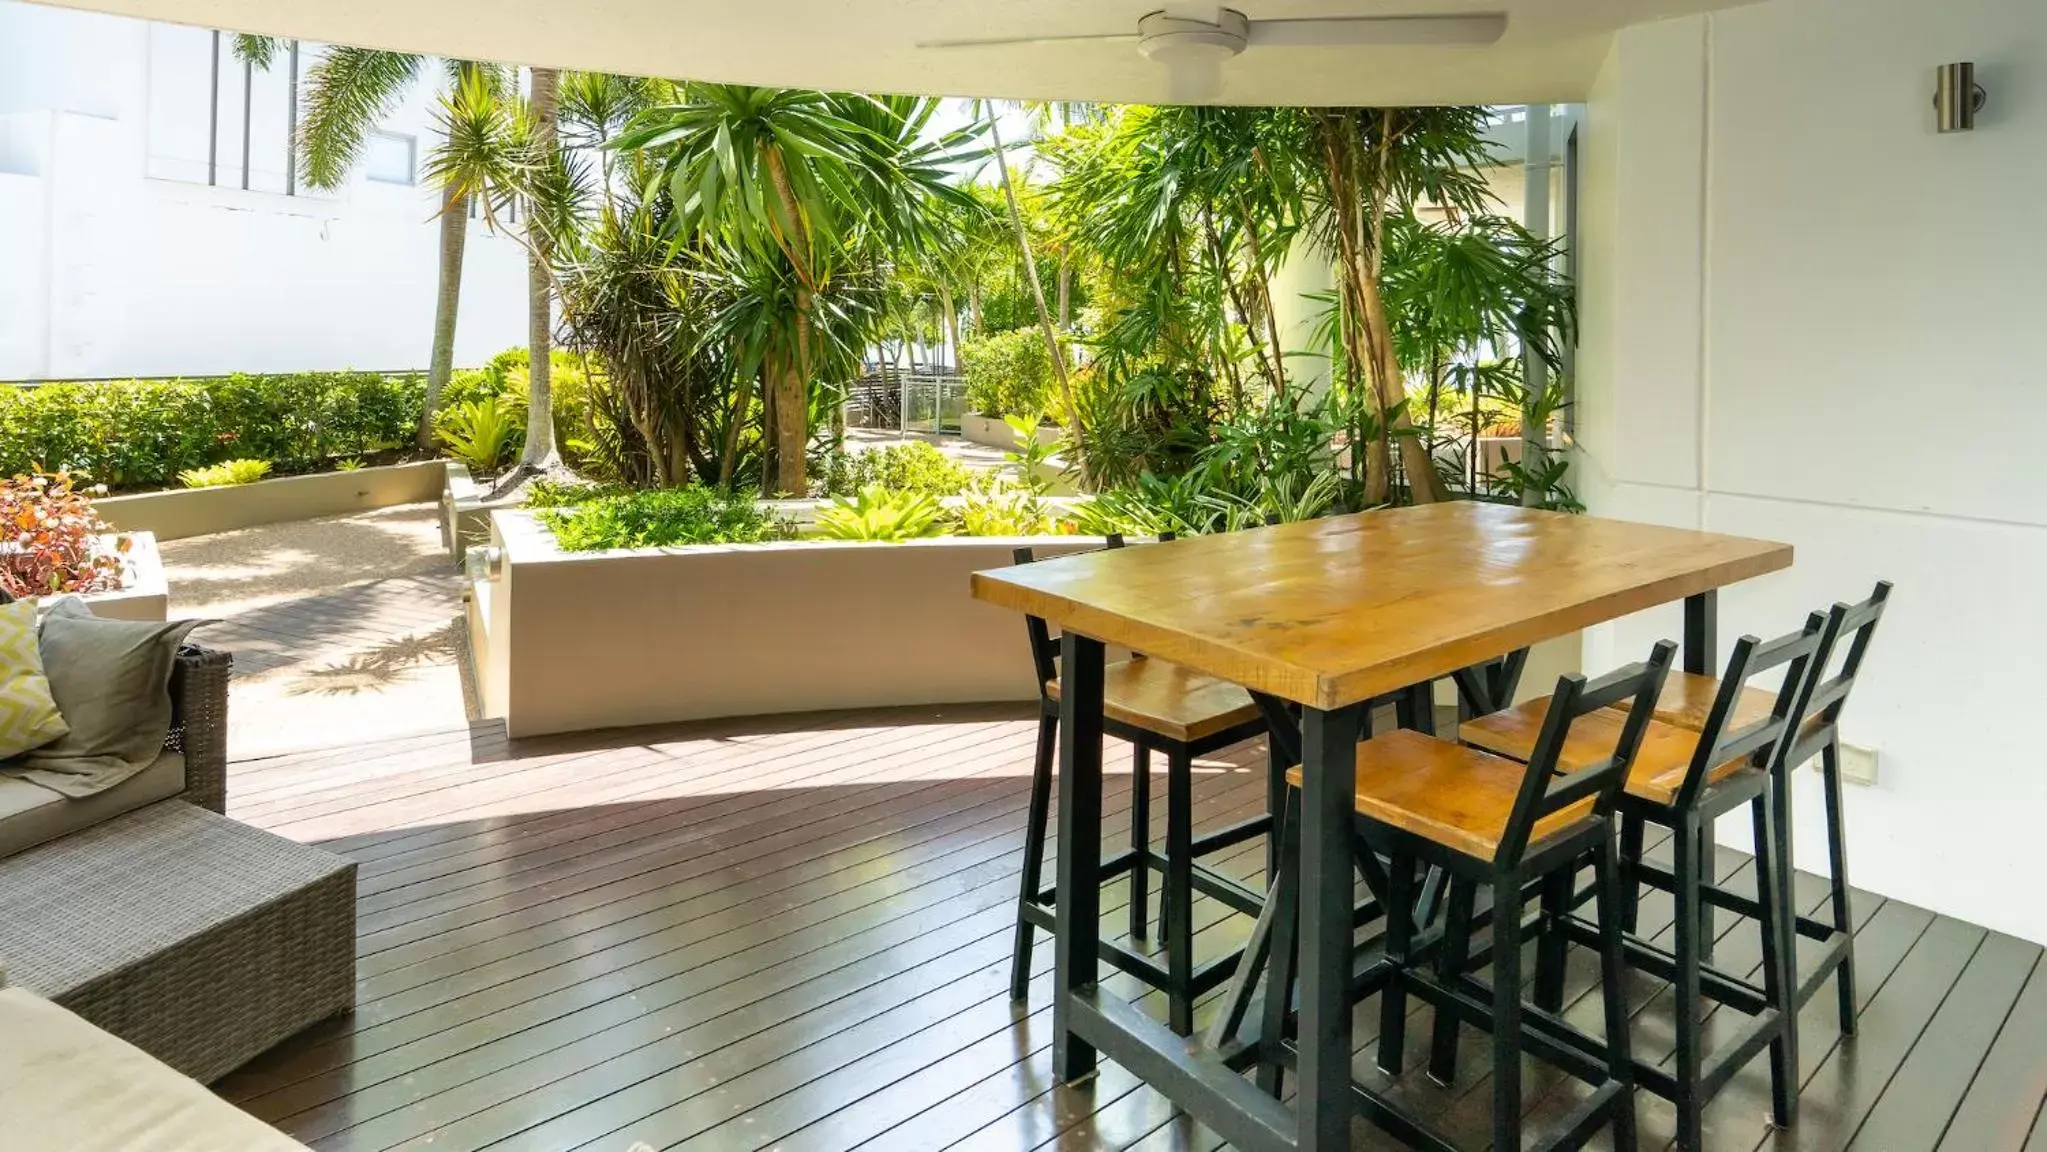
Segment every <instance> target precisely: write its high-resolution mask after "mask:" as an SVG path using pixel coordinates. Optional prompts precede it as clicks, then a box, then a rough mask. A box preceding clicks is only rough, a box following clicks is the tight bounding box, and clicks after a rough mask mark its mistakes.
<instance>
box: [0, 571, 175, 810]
mask: <svg viewBox="0 0 2047 1152" xmlns="http://www.w3.org/2000/svg"><path fill="white" fill-rule="evenodd" d="M202 623H205V621H201V620H177V621H172V622H169V623H154V622H150V623H144V622H138V621H130V620H102V619H100V618H99V617H97V616H94V615H93V614H92V609H90V608H88V607H86V606H85V602H84V601H82V600H79V599H77V598H75V597H66V598H64V599H61V600H58V601H56V602H54V603H52V604H51V606H50V610H49V613H48V615H46V616H44V617H43V624H42V633H41V637H40V645H41V649H42V656H43V674H44V675H45V676H47V677H49V681H50V694H51V695H52V696H54V697H56V700H57V709H58V711H60V712H62V713H63V714H64V722H65V723H66V724H69V725H70V726H71V731H70V732H69V733H67V734H65V735H63V736H60V737H58V738H57V739H55V740H53V741H51V742H50V743H48V744H45V745H43V746H42V747H40V748H37V749H35V750H33V751H31V752H28V753H27V754H25V755H23V756H21V757H20V758H18V759H16V760H14V761H12V762H10V763H9V765H8V766H7V769H6V771H7V773H8V774H10V775H13V776H16V777H19V778H20V779H23V780H27V781H30V782H32V783H35V784H40V785H42V786H43V787H45V788H49V789H52V790H54V791H56V792H59V793H62V794H63V795H65V796H69V797H72V798H74V799H75V798H82V797H87V796H92V795H95V794H97V793H99V792H102V791H104V790H106V789H108V788H111V787H113V786H115V785H117V784H119V783H121V782H122V781H123V780H126V779H128V778H129V777H130V776H133V775H135V774H136V773H138V772H140V771H142V770H143V769H145V768H147V767H148V766H149V765H150V764H151V763H152V762H154V761H155V760H156V758H157V754H158V753H159V752H160V751H161V750H162V749H163V743H164V738H165V737H166V736H168V735H169V734H170V730H171V694H170V683H171V669H172V667H173V665H174V664H175V663H176V662H177V658H178V646H179V645H180V644H182V643H184V640H185V634H186V633H188V632H190V631H191V630H192V629H194V628H196V627H198V626H199V625H200V624H202Z"/></svg>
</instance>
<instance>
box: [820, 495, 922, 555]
mask: <svg viewBox="0 0 2047 1152" xmlns="http://www.w3.org/2000/svg"><path fill="white" fill-rule="evenodd" d="M943 517H944V509H943V508H942V507H941V505H940V504H939V503H938V500H937V498H936V497H933V496H930V495H927V494H926V493H923V492H890V491H889V490H887V489H886V488H883V487H882V486H881V485H879V484H869V485H868V486H867V487H865V488H862V489H861V490H860V493H859V495H857V496H854V497H852V498H851V499H847V498H846V497H844V496H841V497H838V498H837V499H835V500H833V501H832V503H831V506H830V507H828V508H820V509H818V513H817V529H818V534H819V535H821V536H823V537H825V538H826V539H828V540H872V541H876V542H880V543H887V544H900V543H902V542H903V541H905V540H922V539H925V538H928V537H931V536H943V535H945V521H944V518H943Z"/></svg>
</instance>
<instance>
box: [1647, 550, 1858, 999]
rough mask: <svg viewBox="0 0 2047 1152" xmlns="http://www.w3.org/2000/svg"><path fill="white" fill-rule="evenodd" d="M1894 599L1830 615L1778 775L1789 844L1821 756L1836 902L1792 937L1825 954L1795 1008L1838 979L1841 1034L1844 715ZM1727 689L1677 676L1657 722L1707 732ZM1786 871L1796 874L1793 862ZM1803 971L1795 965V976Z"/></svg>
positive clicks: (1751, 709) (1850, 951) (1846, 930)
mask: <svg viewBox="0 0 2047 1152" xmlns="http://www.w3.org/2000/svg"><path fill="white" fill-rule="evenodd" d="M1890 596H1891V585H1890V583H1889V582H1888V581H1878V583H1877V585H1876V588H1875V590H1874V591H1872V592H1871V593H1870V595H1869V597H1868V598H1867V599H1865V600H1863V601H1861V602H1860V603H1857V604H1842V603H1837V604H1835V605H1834V606H1833V607H1832V608H1831V609H1829V610H1828V612H1827V614H1826V624H1825V626H1824V627H1823V628H1822V629H1821V631H1820V643H1819V647H1818V649H1817V650H1816V651H1815V652H1814V653H1813V659H1812V667H1811V671H1810V674H1809V675H1808V676H1807V678H1806V698H1805V699H1803V700H1801V701H1799V702H1798V703H1797V704H1796V705H1795V707H1794V715H1796V716H1797V717H1798V718H1799V721H1798V723H1797V724H1796V725H1795V728H1796V732H1797V735H1796V738H1795V739H1792V740H1789V741H1785V742H1783V743H1782V744H1781V745H1780V749H1781V751H1780V755H1779V763H1780V765H1781V770H1779V771H1777V772H1776V773H1774V774H1773V784H1774V787H1775V788H1776V793H1775V799H1776V802H1777V805H1778V817H1777V819H1778V832H1779V835H1780V837H1783V838H1784V839H1785V840H1786V841H1787V842H1788V840H1789V837H1790V836H1791V827H1792V821H1791V787H1790V776H1791V770H1792V769H1794V768H1797V767H1799V766H1801V765H1803V764H1805V763H1807V762H1808V761H1810V760H1812V759H1813V758H1814V757H1815V756H1817V757H1819V760H1820V780H1821V784H1822V788H1823V790H1824V800H1825V805H1826V825H1827V864H1828V868H1827V871H1828V873H1829V887H1830V889H1831V892H1830V897H1831V898H1830V899H1829V901H1828V912H1829V915H1828V917H1827V919H1826V920H1825V921H1820V920H1815V919H1812V918H1810V917H1806V916H1799V917H1798V919H1797V925H1798V931H1797V934H1796V935H1794V936H1793V937H1792V938H1791V940H1792V943H1793V945H1794V946H1795V945H1796V944H1797V939H1798V937H1799V936H1803V937H1806V938H1807V939H1810V940H1813V941H1815V942H1817V943H1818V944H1820V946H1821V948H1822V951H1821V952H1820V954H1819V958H1818V960H1817V961H1816V962H1815V963H1814V964H1812V965H1811V966H1810V968H1809V970H1808V972H1807V975H1806V976H1805V979H1804V982H1803V983H1802V984H1800V985H1799V986H1798V988H1797V993H1796V996H1795V998H1794V1003H1796V1004H1797V1005H1798V1006H1799V1007H1800V1008H1803V1007H1804V1006H1805V1005H1806V1004H1807V1003H1809V1002H1810V1001H1811V1000H1812V998H1813V996H1814V995H1816V994H1817V993H1818V992H1819V989H1820V988H1821V986H1823V985H1824V984H1825V983H1826V981H1827V978H1828V977H1829V976H1832V977H1834V980H1835V986H1836V990H1837V992H1838V994H1839V996H1838V999H1839V1014H1840V1021H1841V1031H1842V1032H1844V1033H1847V1034H1850V1035H1852V1034H1853V1033H1854V1032H1855V921H1854V917H1853V914H1852V910H1851V907H1850V904H1849V897H1848V839H1847V818H1846V813H1845V812H1844V810H1843V804H1842V797H1841V713H1842V711H1843V710H1844V709H1845V708H1846V707H1847V704H1848V695H1849V692H1850V691H1851V690H1852V689H1853V688H1854V687H1855V682H1856V678H1857V677H1858V676H1859V675H1860V674H1861V672H1862V661H1863V659H1864V658H1865V657H1866V656H1867V655H1868V654H1869V644H1870V640H1871V638H1872V637H1874V636H1875V635H1876V626H1877V623H1878V621H1880V620H1881V619H1882V618H1883V613H1884V606H1885V604H1887V603H1888V602H1889V601H1890ZM1837 655H1839V656H1841V660H1840V666H1839V671H1832V669H1833V667H1834V658H1835V657H1836V656H1837ZM1720 685H1721V682H1720V681H1719V680H1717V679H1715V678H1713V677H1711V676H1699V675H1688V674H1685V673H1679V672H1673V673H1671V676H1670V680H1669V682H1668V683H1666V684H1665V685H1664V687H1663V694H1662V696H1660V697H1659V698H1658V699H1657V701H1656V719H1657V720H1658V721H1659V722H1660V723H1664V724H1671V725H1675V726H1676V727H1679V728H1687V729H1690V730H1692V731H1699V730H1700V729H1702V728H1703V727H1704V726H1705V723H1706V720H1707V716H1708V714H1709V713H1710V712H1711V710H1712V706H1713V703H1714V701H1715V700H1716V699H1717V698H1718V696H1719V693H1720ZM1774 703H1775V700H1774V696H1773V695H1772V694H1771V693H1768V692H1765V691H1761V690H1758V689H1754V688H1744V689H1743V691H1742V693H1741V695H1740V696H1738V697H1737V698H1736V701H1735V705H1734V715H1735V721H1736V723H1737V725H1738V724H1740V723H1743V722H1746V721H1753V720H1754V719H1755V718H1756V717H1758V716H1761V715H1764V714H1766V713H1768V712H1769V710H1770V709H1771V708H1772V707H1773V705H1774ZM1786 871H1787V874H1788V872H1789V857H1788V856H1787V858H1786ZM1802 966H1804V965H1796V964H1795V965H1794V968H1793V970H1794V971H1796V970H1797V968H1798V967H1802Z"/></svg>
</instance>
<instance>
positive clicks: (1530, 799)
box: [1493, 640, 1677, 868]
mask: <svg viewBox="0 0 2047 1152" xmlns="http://www.w3.org/2000/svg"><path fill="white" fill-rule="evenodd" d="M1676 652H1677V645H1675V644H1673V643H1671V642H1670V641H1668V640H1662V641H1658V642H1657V644H1656V646H1655V647H1654V648H1652V649H1650V650H1649V659H1648V660H1646V661H1643V662H1642V663H1639V664H1630V665H1628V666H1627V667H1625V668H1620V669H1617V670H1615V671H1612V672H1608V673H1607V674H1606V675H1604V676H1601V677H1599V678H1598V679H1596V680H1590V681H1588V680H1586V679H1585V677H1583V676H1581V675H1578V674H1577V673H1571V674H1569V675H1566V676H1562V677H1559V678H1558V680H1557V690H1556V693H1555V694H1554V695H1552V696H1551V697H1550V703H1549V711H1548V712H1547V713H1545V714H1544V715H1543V719H1542V731H1541V732H1540V733H1539V734H1537V736H1536V738H1535V748H1534V750H1533V751H1532V752H1530V754H1529V758H1528V772H1527V775H1525V776H1523V777H1522V780H1521V791H1520V793H1519V794H1518V795H1517V796H1516V797H1515V799H1514V809H1513V812H1512V813H1511V814H1509V815H1508V817H1507V827H1506V829H1505V831H1504V833H1503V834H1502V835H1501V837H1500V846H1499V851H1498V853H1497V854H1496V855H1495V856H1494V858H1493V863H1494V866H1495V867H1501V868H1513V867H1516V866H1518V865H1519V864H1520V863H1521V857H1522V854H1523V853H1524V852H1525V851H1526V850H1527V848H1528V838H1529V835H1530V834H1531V833H1532V832H1533V831H1534V829H1535V825H1536V823H1537V822H1538V821H1540V820H1541V819H1543V818H1544V817H1546V816H1550V815H1553V814H1555V813H1557V812H1561V811H1563V810H1564V809H1566V808H1569V807H1570V806H1572V805H1574V804H1577V803H1579V802H1580V801H1582V800H1585V799H1586V798H1588V797H1590V798H1591V799H1592V801H1593V808H1592V810H1593V812H1594V813H1595V814H1596V815H1599V816H1604V815H1606V814H1607V813H1608V812H1611V811H1612V810H1613V805H1614V801H1615V799H1616V798H1617V797H1618V796H1619V795H1620V790H1621V785H1622V784H1624V783H1626V781H1627V778H1628V769H1629V768H1630V767H1632V766H1633V765H1634V762H1635V753H1636V751H1637V750H1638V749H1640V748H1641V746H1642V734H1643V733H1644V732H1646V731H1648V729H1649V717H1650V715H1651V713H1653V712H1654V711H1655V704H1656V697H1657V694H1658V693H1660V692H1662V691H1663V681H1664V678H1665V677H1666V676H1668V675H1669V674H1670V663H1671V659H1672V657H1673V656H1674V655H1675V654H1676ZM1622 701H1629V702H1630V703H1629V705H1628V718H1627V719H1626V720H1625V721H1623V722H1622V724H1621V736H1620V741H1619V742H1618V743H1617V744H1616V745H1615V746H1614V750H1613V755H1611V756H1609V757H1607V758H1606V759H1604V760H1601V761H1599V762H1597V763H1594V764H1587V765H1585V766H1584V767H1582V768H1579V769H1577V770H1576V771H1574V772H1572V773H1570V774H1569V775H1566V776H1557V775H1556V770H1557V765H1558V763H1559V761H1560V760H1561V759H1562V756H1563V752H1564V742H1565V740H1567V739H1568V738H1569V737H1570V734H1571V725H1572V724H1573V723H1575V722H1576V721H1577V720H1578V719H1579V718H1580V717H1582V716H1585V715H1588V714H1590V713H1593V712H1597V711H1599V710H1600V709H1602V708H1608V707H1611V706H1613V705H1615V704H1619V703H1621V702H1622Z"/></svg>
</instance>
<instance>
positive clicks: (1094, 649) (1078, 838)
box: [1052, 631, 1103, 1082]
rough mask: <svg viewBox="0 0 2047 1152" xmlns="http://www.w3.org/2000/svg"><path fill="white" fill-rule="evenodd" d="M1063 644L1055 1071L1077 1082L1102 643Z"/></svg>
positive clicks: (1098, 924)
mask: <svg viewBox="0 0 2047 1152" xmlns="http://www.w3.org/2000/svg"><path fill="white" fill-rule="evenodd" d="M1059 645H1060V672H1059V679H1060V686H1059V687H1060V692H1059V903H1058V911H1057V913H1056V914H1055V915H1056V918H1055V923H1056V925H1057V931H1055V932H1054V934H1053V936H1054V946H1053V947H1054V952H1053V955H1054V981H1055V985H1054V990H1053V1000H1052V1066H1053V1068H1054V1069H1055V1070H1056V1071H1057V1073H1058V1075H1059V1078H1060V1079H1062V1080H1066V1081H1069V1082H1070V1081H1073V1080H1078V1079H1080V1078H1081V1077H1083V1076H1087V1075H1089V1074H1091V1073H1093V1072H1094V1070H1095V1047H1094V1045H1092V1044H1090V1043H1088V1042H1087V1041H1086V1040H1083V1039H1081V1038H1080V1037H1079V1036H1078V1035H1076V1034H1075V1033H1074V1032H1073V1027H1072V1022H1073V1012H1072V1007H1073V1006H1072V998H1073V995H1074V994H1075V993H1077V992H1081V991H1083V990H1092V988H1093V986H1094V985H1095V983H1096V982H1097V980H1098V979H1099V978H1100V974H1099V967H1100V946H1101V936H1102V920H1101V908H1102V877H1101V863H1102V669H1103V650H1102V642H1101V641H1099V640H1091V639H1089V638H1088V637H1086V636H1082V635H1080V634H1079V633H1076V632H1070V631H1069V632H1067V633H1065V634H1064V635H1063V636H1062V637H1061V638H1060V641H1059Z"/></svg>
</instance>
